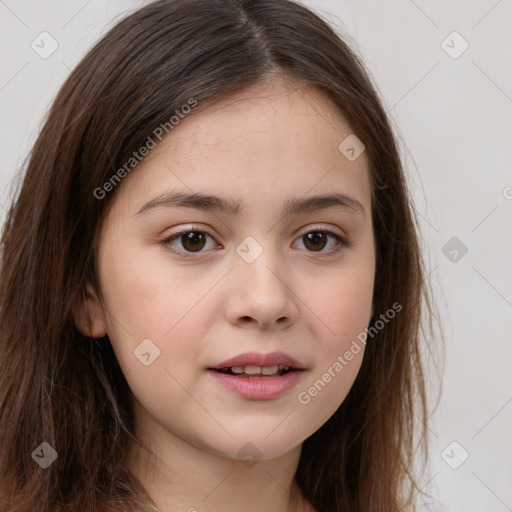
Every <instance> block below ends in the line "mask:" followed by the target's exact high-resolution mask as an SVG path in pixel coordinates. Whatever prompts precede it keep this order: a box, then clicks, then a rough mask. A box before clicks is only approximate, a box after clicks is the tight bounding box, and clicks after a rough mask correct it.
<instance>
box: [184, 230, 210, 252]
mask: <svg viewBox="0 0 512 512" xmlns="http://www.w3.org/2000/svg"><path fill="white" fill-rule="evenodd" d="M180 238H181V243H182V244H183V247H184V248H185V249H186V250H187V251H191V252H196V251H200V250H201V249H202V248H203V247H204V246H205V244H206V241H205V236H204V233H201V232H199V231H190V232H189V233H186V234H182V235H180Z"/></svg>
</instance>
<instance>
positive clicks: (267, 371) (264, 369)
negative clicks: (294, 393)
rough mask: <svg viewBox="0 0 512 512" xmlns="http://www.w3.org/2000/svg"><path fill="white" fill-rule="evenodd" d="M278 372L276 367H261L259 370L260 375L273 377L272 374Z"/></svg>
mask: <svg viewBox="0 0 512 512" xmlns="http://www.w3.org/2000/svg"><path fill="white" fill-rule="evenodd" d="M278 371H279V367H278V365H275V366H263V367H262V368H261V373H262V374H263V375H273V374H274V373H277V372H278Z"/></svg>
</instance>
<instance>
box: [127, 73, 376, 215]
mask: <svg viewBox="0 0 512 512" xmlns="http://www.w3.org/2000/svg"><path fill="white" fill-rule="evenodd" d="M351 133H352V131H351V127H350V126H349V124H348V123H347V122H346V120H345V119H344V117H343V116H342V114H341V113H340V112H339V110H338V108H337V106H336V105H335V104H334V103H333V102H332V101H331V100H330V99H329V98H328V97H326V96H325V95H324V94H323V93H322V92H320V91H319V90H318V89H316V88H314V87H311V86H305V85H304V84H297V83H281V82H275V83H265V84H260V85H258V86H256V87H253V88H251V89H248V90H245V91H242V92H241V93H239V94H237V95H234V96H232V97H228V98H226V99H224V100H222V101H220V102H217V103H215V104H213V105H201V104H199V105H198V106H197V107H196V108H195V109H194V111H193V112H192V113H191V114H190V115H188V116H185V117H184V119H182V120H180V122H179V124H178V125H176V126H175V127H174V128H173V130H172V131H171V132H170V133H169V134H168V135H167V136H166V137H164V138H163V140H162V142H161V143H159V144H158V145H157V146H156V148H155V149H153V150H152V151H151V152H150V154H149V155H148V156H147V157H146V158H145V159H144V160H143V161H142V162H141V164H139V166H138V168H137V170H136V172H134V173H132V175H130V176H129V178H128V181H130V182H131V186H129V187H128V188H129V189H131V191H132V194H135V196H133V199H134V202H137V196H138V197H139V199H140V203H142V204H144V203H146V202H147V201H148V200H149V199H151V198H155V197H157V196H161V194H162V193H163V192H165V191H169V190H174V191H175V192H176V191H180V192H183V191H186V192H192V193H194V192H200V193H203V194H210V195H215V196H219V195H223V196H224V197H234V198H242V197H243V196H245V197H246V199H247V198H250V197H253V198H255V199H256V198H258V197H259V196H258V192H261V194H262V196H261V197H260V199H262V200H263V199H264V200H265V201H272V200H275V201H279V200H281V203H283V202H286V201H287V199H288V198H290V197H298V196H304V195H305V194H306V193H308V192H310V193H309V194H308V195H316V194H326V193H327V192H339V193H347V194H350V195H352V196H355V197H356V199H358V200H359V202H361V203H363V204H364V206H365V209H366V210H367V211H369V208H370V205H369V203H368V197H369V170H368V165H367V160H366V155H365V154H364V153H363V154H362V155H361V156H360V157H359V158H358V159H356V160H355V161H349V160H348V159H347V158H346V157H345V156H344V155H343V154H342V153H341V152H340V150H339V145H340V143H341V142H342V141H343V140H344V139H345V138H346V137H347V136H349V135H350V134H351ZM334 188H337V190H333V189H334ZM263 196H265V197H264V198H263ZM241 202H242V204H243V203H245V202H246V200H243V199H242V201H241ZM260 203H261V201H260ZM140 206H141V204H139V208H140ZM244 210H245V209H244Z"/></svg>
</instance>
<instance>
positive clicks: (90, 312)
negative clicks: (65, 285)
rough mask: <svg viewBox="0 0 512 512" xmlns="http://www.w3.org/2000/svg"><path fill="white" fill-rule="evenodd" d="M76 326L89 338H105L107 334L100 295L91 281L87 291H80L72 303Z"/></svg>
mask: <svg viewBox="0 0 512 512" xmlns="http://www.w3.org/2000/svg"><path fill="white" fill-rule="evenodd" d="M71 311H72V314H73V319H74V321H75V325H76V328H77V329H78V330H79V331H80V333H82V334H83V335H84V336H86V337H88V338H103V336H106V334H107V322H106V318H105V314H104V311H103V307H102V306H101V302H100V301H99V299H98V295H97V293H96V291H95V290H94V288H93V286H92V285H91V284H90V283H87V284H86V287H85V292H84V291H83V290H82V291H81V292H79V293H78V294H77V295H76V296H75V298H74V300H73V303H72V305H71Z"/></svg>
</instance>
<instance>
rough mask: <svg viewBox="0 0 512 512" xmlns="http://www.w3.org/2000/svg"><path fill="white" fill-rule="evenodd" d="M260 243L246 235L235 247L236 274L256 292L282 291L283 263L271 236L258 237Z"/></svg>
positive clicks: (277, 292)
mask: <svg viewBox="0 0 512 512" xmlns="http://www.w3.org/2000/svg"><path fill="white" fill-rule="evenodd" d="M259 239H260V241H261V243H260V242H259V241H258V240H257V239H256V238H254V237H252V236H248V237H246V238H245V240H243V241H242V242H241V243H240V244H239V245H238V247H237V248H236V252H237V255H238V257H237V259H236V264H235V268H236V274H237V276H238V277H239V278H240V279H243V280H244V282H245V283H246V284H248V285H249V286H251V287H253V289H254V290H255V291H256V292H259V291H263V292H265V290H267V291H268V290H269V287H270V289H272V290H271V291H272V292H273V293H276V294H279V293H281V294H282V293H283V287H284V284H283V282H282V280H283V279H284V277H285V276H284V275H282V276H279V274H283V272H284V270H283V265H281V263H282V261H281V260H282V258H281V257H280V254H279V251H278V250H277V248H276V246H275V245H274V244H273V242H272V237H270V236H269V237H265V238H264V239H263V237H261V236H260V237H259Z"/></svg>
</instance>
